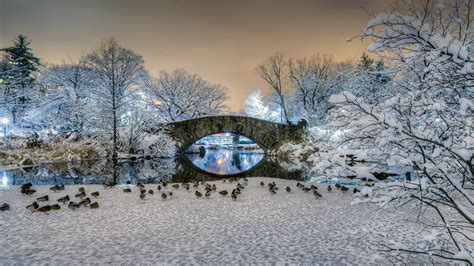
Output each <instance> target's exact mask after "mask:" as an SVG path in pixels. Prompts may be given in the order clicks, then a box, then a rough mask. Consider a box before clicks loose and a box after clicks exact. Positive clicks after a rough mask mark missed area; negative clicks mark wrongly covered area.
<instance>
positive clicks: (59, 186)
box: [56, 185, 66, 191]
mask: <svg viewBox="0 0 474 266" xmlns="http://www.w3.org/2000/svg"><path fill="white" fill-rule="evenodd" d="M56 187H57V188H58V190H60V191H62V190H65V189H66V187H65V186H64V185H56Z"/></svg>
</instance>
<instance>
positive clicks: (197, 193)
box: [194, 190, 202, 198]
mask: <svg viewBox="0 0 474 266" xmlns="http://www.w3.org/2000/svg"><path fill="white" fill-rule="evenodd" d="M194 195H196V197H198V198H200V197H202V193H201V192H199V191H197V190H196V192H194Z"/></svg>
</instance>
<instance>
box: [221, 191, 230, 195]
mask: <svg viewBox="0 0 474 266" xmlns="http://www.w3.org/2000/svg"><path fill="white" fill-rule="evenodd" d="M219 194H221V195H222V196H226V195H227V194H229V192H227V190H222V191H219Z"/></svg>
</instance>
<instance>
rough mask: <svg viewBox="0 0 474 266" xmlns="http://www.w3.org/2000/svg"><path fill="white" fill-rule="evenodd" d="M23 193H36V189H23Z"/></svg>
mask: <svg viewBox="0 0 474 266" xmlns="http://www.w3.org/2000/svg"><path fill="white" fill-rule="evenodd" d="M23 193H25V194H26V195H33V194H34V193H36V190H34V189H27V190H25V192H23Z"/></svg>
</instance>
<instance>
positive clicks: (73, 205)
mask: <svg viewBox="0 0 474 266" xmlns="http://www.w3.org/2000/svg"><path fill="white" fill-rule="evenodd" d="M67 207H68V208H69V209H71V210H75V209H79V208H80V207H81V204H79V203H76V202H73V201H70V202H69V205H67Z"/></svg>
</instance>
